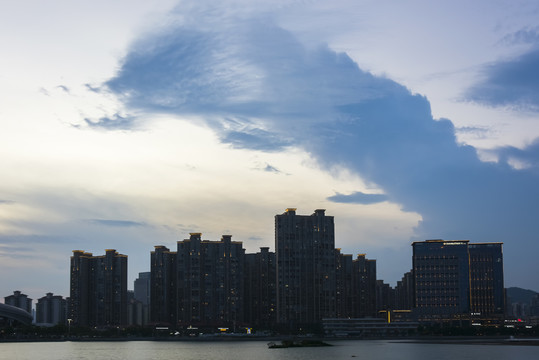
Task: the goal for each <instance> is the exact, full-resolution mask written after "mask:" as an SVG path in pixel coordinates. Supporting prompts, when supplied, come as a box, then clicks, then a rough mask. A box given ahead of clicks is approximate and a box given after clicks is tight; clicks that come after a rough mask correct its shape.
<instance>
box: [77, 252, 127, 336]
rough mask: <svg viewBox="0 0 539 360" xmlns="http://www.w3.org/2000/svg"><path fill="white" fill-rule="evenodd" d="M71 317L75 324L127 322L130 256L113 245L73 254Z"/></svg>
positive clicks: (118, 323)
mask: <svg viewBox="0 0 539 360" xmlns="http://www.w3.org/2000/svg"><path fill="white" fill-rule="evenodd" d="M69 319H71V321H72V324H73V325H75V326H85V327H86V326H90V327H112V326H124V325H127V256H126V255H122V254H118V252H116V250H113V249H109V250H106V251H105V255H101V256H93V255H92V254H91V253H87V252H84V251H82V250H74V251H73V256H71V281H70V298H69Z"/></svg>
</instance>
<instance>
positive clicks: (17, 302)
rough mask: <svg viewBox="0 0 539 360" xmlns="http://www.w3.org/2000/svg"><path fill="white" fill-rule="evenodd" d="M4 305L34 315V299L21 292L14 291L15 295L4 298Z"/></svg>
mask: <svg viewBox="0 0 539 360" xmlns="http://www.w3.org/2000/svg"><path fill="white" fill-rule="evenodd" d="M4 304H6V305H11V306H15V307H18V308H19V309H23V310H24V311H27V312H28V313H30V314H31V313H32V299H30V298H29V297H28V295H25V294H23V293H21V292H20V291H19V290H16V291H14V292H13V295H9V296H6V297H4Z"/></svg>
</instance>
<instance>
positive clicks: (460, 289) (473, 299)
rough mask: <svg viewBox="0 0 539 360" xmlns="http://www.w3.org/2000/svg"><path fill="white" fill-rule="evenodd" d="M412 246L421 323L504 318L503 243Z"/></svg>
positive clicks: (439, 242) (430, 242) (433, 242)
mask: <svg viewBox="0 0 539 360" xmlns="http://www.w3.org/2000/svg"><path fill="white" fill-rule="evenodd" d="M412 246H413V278H414V286H413V287H414V293H415V297H414V306H415V312H416V314H417V316H418V318H419V320H420V321H421V320H423V321H450V320H459V321H462V320H470V319H471V317H472V316H474V317H475V318H479V319H480V318H484V319H486V318H490V317H491V316H492V315H494V314H499V315H500V316H502V315H503V309H504V303H505V300H504V294H503V256H502V244H501V243H486V244H470V243H469V241H468V240H451V241H445V240H426V241H421V242H414V243H413V244H412Z"/></svg>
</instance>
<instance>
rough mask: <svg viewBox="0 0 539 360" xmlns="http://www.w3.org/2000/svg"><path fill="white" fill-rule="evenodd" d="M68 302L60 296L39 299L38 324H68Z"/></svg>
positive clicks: (48, 294) (50, 295)
mask: <svg viewBox="0 0 539 360" xmlns="http://www.w3.org/2000/svg"><path fill="white" fill-rule="evenodd" d="M66 310H67V308H66V300H65V299H64V298H63V297H62V296H60V295H53V294H52V293H47V295H45V296H43V297H42V298H39V299H38V300H37V304H36V324H37V325H38V326H54V325H58V324H65V323H66Z"/></svg>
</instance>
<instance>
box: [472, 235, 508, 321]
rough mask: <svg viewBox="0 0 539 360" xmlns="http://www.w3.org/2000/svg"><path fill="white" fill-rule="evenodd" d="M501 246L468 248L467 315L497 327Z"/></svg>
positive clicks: (501, 309)
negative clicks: (468, 289) (468, 298)
mask: <svg viewBox="0 0 539 360" xmlns="http://www.w3.org/2000/svg"><path fill="white" fill-rule="evenodd" d="M502 245H503V244H502V243H473V244H468V251H469V254H470V311H471V313H472V316H474V317H475V318H478V319H480V320H482V321H483V324H485V322H490V323H495V324H497V323H499V322H500V321H501V320H503V316H504V312H505V290H504V281H503V252H502Z"/></svg>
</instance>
